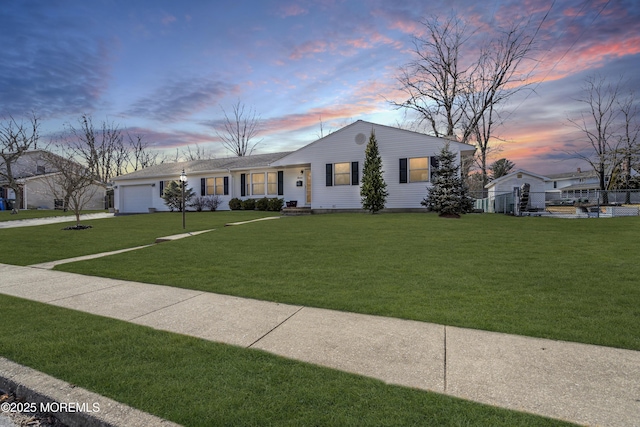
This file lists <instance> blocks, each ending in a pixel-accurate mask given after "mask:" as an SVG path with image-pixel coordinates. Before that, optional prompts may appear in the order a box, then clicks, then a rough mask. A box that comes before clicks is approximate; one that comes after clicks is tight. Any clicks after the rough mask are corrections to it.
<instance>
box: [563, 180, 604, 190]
mask: <svg viewBox="0 0 640 427" xmlns="http://www.w3.org/2000/svg"><path fill="white" fill-rule="evenodd" d="M599 189H600V184H599V183H597V182H591V183H586V184H574V185H568V186H566V187H562V188H558V189H557V190H558V191H574V190H599Z"/></svg>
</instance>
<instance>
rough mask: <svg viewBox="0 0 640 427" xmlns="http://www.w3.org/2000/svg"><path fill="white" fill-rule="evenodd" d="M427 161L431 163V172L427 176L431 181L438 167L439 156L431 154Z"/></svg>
mask: <svg viewBox="0 0 640 427" xmlns="http://www.w3.org/2000/svg"><path fill="white" fill-rule="evenodd" d="M429 163H430V164H431V174H430V176H429V178H430V179H429V180H430V181H433V177H434V175H435V174H436V171H437V170H438V168H439V167H440V158H439V157H437V156H433V157H431V158H430V160H429Z"/></svg>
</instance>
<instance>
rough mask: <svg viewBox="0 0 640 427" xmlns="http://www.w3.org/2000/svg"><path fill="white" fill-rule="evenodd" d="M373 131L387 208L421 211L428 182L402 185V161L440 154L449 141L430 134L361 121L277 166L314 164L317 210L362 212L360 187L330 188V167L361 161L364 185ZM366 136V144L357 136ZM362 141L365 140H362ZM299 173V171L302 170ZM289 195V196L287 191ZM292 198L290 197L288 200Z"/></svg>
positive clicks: (456, 148) (453, 145)
mask: <svg viewBox="0 0 640 427" xmlns="http://www.w3.org/2000/svg"><path fill="white" fill-rule="evenodd" d="M372 129H373V130H374V132H375V135H376V139H377V141H378V147H379V150H380V156H381V158H382V169H383V171H384V174H383V176H384V180H385V182H386V184H387V191H388V193H389V196H388V198H387V203H386V207H387V208H420V207H421V205H420V202H421V201H422V200H423V199H424V198H425V197H426V194H427V185H430V184H429V183H427V182H416V183H403V184H401V183H400V179H399V177H400V166H399V164H400V159H401V158H407V159H408V158H412V157H431V156H436V155H438V154H439V153H440V150H441V149H442V147H443V146H444V143H445V142H446V141H444V140H442V139H440V138H434V137H430V136H427V135H423V134H419V133H415V132H409V131H404V130H401V129H396V128H392V127H387V126H380V125H376V124H373V123H369V122H362V121H358V122H356V123H354V124H352V125H350V126H347V127H345V128H343V129H341V130H339V131H337V132H334V133H332V134H330V135H328V136H326V137H324V138H322V139H320V140H318V141H316V142H314V143H312V144H310V145H308V146H306V147H303V148H301V149H300V150H298V151H296V152H294V153H292V154H290V155H288V156H286V157H284V158H282V159H281V160H279V161H278V162H276V164H283V165H284V164H295V163H305V162H309V163H311V175H312V178H313V180H312V191H313V196H312V199H313V201H312V207H313V208H315V209H360V208H361V207H362V205H361V202H360V186H359V185H338V186H336V185H333V186H330V187H329V186H327V185H326V180H325V176H326V169H325V168H326V164H329V163H331V164H335V163H342V162H349V163H351V162H358V167H359V182H360V183H361V182H362V169H363V166H364V152H365V149H366V146H367V143H368V142H369V137H370V135H371V131H372ZM359 134H363V135H364V137H365V139H364V142H363V143H362V144H358V143H357V142H356V137H357V135H359ZM359 141H362V137H360V138H359ZM450 148H451V150H452V151H453V152H454V153H457V154H458V159H459V150H460V148H464V149H468V148H469V147H468V146H465V145H464V144H459V143H456V142H451V147H450ZM298 172H299V171H298ZM285 194H287V193H286V192H285ZM287 198H288V197H287Z"/></svg>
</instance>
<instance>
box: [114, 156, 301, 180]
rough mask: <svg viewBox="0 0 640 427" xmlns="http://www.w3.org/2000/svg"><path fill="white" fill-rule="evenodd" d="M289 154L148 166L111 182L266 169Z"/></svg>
mask: <svg viewBox="0 0 640 427" xmlns="http://www.w3.org/2000/svg"><path fill="white" fill-rule="evenodd" d="M289 153H290V152H289V151H287V152H281V153H268V154H255V155H251V156H243V157H225V158H222V159H208V160H191V161H188V162H177V163H162V164H160V165H155V166H150V167H148V168H144V169H141V170H139V171H135V172H131V173H128V174H126V175H120V176H117V177H115V178H113V181H122V180H128V179H141V178H165V177H167V176H175V177H176V178H177V177H178V176H180V173H181V172H182V170H183V169H184V171H185V173H186V174H187V175H189V174H190V173H203V172H223V171H225V172H226V171H231V170H242V169H254V168H260V167H267V166H269V165H270V164H271V163H273V162H275V161H276V160H278V159H281V158H282V157H284V156H286V155H287V154H289Z"/></svg>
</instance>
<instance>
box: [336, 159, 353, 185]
mask: <svg viewBox="0 0 640 427" xmlns="http://www.w3.org/2000/svg"><path fill="white" fill-rule="evenodd" d="M333 176H334V183H335V185H349V184H351V164H350V163H336V164H335V165H334V172H333Z"/></svg>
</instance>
